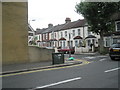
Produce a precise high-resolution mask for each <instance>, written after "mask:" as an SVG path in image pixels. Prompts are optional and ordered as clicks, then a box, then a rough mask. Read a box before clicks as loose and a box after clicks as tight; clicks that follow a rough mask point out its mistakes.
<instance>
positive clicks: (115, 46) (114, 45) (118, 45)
mask: <svg viewBox="0 0 120 90" xmlns="http://www.w3.org/2000/svg"><path fill="white" fill-rule="evenodd" d="M111 47H112V48H120V44H113V45H112V46H111Z"/></svg>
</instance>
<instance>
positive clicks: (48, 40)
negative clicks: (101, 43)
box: [35, 18, 99, 53]
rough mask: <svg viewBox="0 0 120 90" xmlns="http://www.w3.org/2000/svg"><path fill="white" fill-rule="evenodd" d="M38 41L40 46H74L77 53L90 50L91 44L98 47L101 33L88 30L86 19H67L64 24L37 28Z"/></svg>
mask: <svg viewBox="0 0 120 90" xmlns="http://www.w3.org/2000/svg"><path fill="white" fill-rule="evenodd" d="M35 36H36V37H37V40H36V43H37V45H38V46H39V47H54V48H58V47H61V48H69V46H70V47H74V48H75V52H76V53H80V52H89V51H90V49H92V51H94V48H91V47H90V46H91V44H92V45H94V47H98V39H99V35H96V34H94V33H92V32H89V31H88V25H87V22H86V20H85V19H83V20H77V21H73V22H71V19H70V18H66V19H65V23H64V24H60V25H59V24H58V25H56V26H53V24H48V28H43V29H37V30H36V35H35Z"/></svg>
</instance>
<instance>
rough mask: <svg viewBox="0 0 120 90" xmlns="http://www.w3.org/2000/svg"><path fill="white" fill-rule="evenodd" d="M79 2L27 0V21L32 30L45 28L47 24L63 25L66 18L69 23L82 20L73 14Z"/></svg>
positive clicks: (67, 0) (74, 0)
mask: <svg viewBox="0 0 120 90" xmlns="http://www.w3.org/2000/svg"><path fill="white" fill-rule="evenodd" d="M79 2H80V0H28V20H29V22H30V24H31V26H32V27H33V28H34V29H36V28H40V29H42V28H47V27H48V24H49V23H52V24H53V25H57V24H63V23H65V18H66V17H69V18H71V21H76V20H78V19H83V17H82V16H81V15H79V14H77V13H76V12H75V5H76V4H77V3H79ZM33 19H35V21H32V20H33Z"/></svg>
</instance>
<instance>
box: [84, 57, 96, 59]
mask: <svg viewBox="0 0 120 90" xmlns="http://www.w3.org/2000/svg"><path fill="white" fill-rule="evenodd" d="M85 58H87V59H94V58H96V57H85Z"/></svg>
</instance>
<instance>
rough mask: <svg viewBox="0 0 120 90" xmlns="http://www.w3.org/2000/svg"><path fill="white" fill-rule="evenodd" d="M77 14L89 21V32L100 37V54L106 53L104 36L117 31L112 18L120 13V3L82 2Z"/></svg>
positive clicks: (77, 7) (78, 5) (77, 6)
mask: <svg viewBox="0 0 120 90" xmlns="http://www.w3.org/2000/svg"><path fill="white" fill-rule="evenodd" d="M75 8H76V12H77V13H79V14H82V15H83V16H84V18H85V19H86V20H87V23H88V25H89V28H88V29H89V30H90V31H92V32H93V33H96V34H99V35H100V44H101V45H100V53H104V45H103V44H104V43H103V35H104V34H105V33H108V32H112V31H114V30H115V22H114V20H113V19H112V16H113V15H114V14H115V13H118V12H120V1H119V2H80V3H79V4H77V5H76V7H75Z"/></svg>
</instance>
